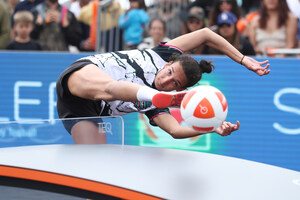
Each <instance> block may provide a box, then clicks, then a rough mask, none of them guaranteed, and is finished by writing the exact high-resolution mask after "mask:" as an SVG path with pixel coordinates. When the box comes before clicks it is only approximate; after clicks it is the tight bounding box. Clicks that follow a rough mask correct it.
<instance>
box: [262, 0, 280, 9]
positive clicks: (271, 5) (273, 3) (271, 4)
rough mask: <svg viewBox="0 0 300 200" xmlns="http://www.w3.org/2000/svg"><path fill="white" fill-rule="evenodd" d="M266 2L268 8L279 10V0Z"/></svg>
mask: <svg viewBox="0 0 300 200" xmlns="http://www.w3.org/2000/svg"><path fill="white" fill-rule="evenodd" d="M264 4H265V6H266V8H267V9H268V10H277V7H278V0H264Z"/></svg>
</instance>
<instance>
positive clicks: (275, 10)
mask: <svg viewBox="0 0 300 200" xmlns="http://www.w3.org/2000/svg"><path fill="white" fill-rule="evenodd" d="M249 37H250V40H251V43H252V45H253V47H254V49H255V51H256V54H263V53H265V52H266V50H267V49H268V48H294V47H295V44H296V37H297V19H296V18H295V17H294V16H293V14H292V13H291V12H290V11H289V8H288V6H287V3H286V0H272V1H270V0H263V1H261V6H260V15H259V16H257V17H256V18H255V19H253V22H252V23H251V27H250V33H249ZM283 56H284V55H283Z"/></svg>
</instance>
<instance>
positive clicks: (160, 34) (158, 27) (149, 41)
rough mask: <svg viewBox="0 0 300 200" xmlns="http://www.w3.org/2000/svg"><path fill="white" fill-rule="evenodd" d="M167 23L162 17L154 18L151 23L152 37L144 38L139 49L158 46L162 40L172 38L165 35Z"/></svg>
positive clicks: (165, 40) (150, 31)
mask: <svg viewBox="0 0 300 200" xmlns="http://www.w3.org/2000/svg"><path fill="white" fill-rule="evenodd" d="M165 33H166V23H165V22H164V21H163V20H162V19H160V18H156V19H152V20H151V21H150V23H149V35H150V37H147V38H144V40H143V42H142V43H141V44H139V45H138V49H140V50H144V49H151V48H153V47H156V46H157V45H158V44H159V43H160V42H167V41H169V40H170V38H168V37H165Z"/></svg>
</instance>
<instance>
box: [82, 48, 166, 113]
mask: <svg viewBox="0 0 300 200" xmlns="http://www.w3.org/2000/svg"><path fill="white" fill-rule="evenodd" d="M80 60H90V61H92V62H93V63H94V64H96V65H97V66H98V67H99V68H100V69H101V70H103V71H104V72H105V73H107V74H109V75H110V76H111V77H112V78H113V79H114V80H117V81H127V82H132V83H136V84H139V85H146V86H149V87H152V85H153V82H154V78H155V75H156V74H157V72H158V71H159V70H161V69H162V68H163V67H164V65H165V64H166V63H167V62H166V61H164V60H163V59H162V58H161V57H160V56H159V55H158V54H157V53H156V52H155V51H153V50H151V49H147V50H143V51H141V50H130V51H119V52H112V53H105V54H96V55H93V56H88V57H84V58H81V59H80ZM103 103H105V104H108V105H109V107H110V111H109V114H111V115H124V114H127V113H131V112H142V113H144V112H146V111H148V110H151V109H154V106H153V105H152V104H151V103H150V102H124V101H120V100H116V101H111V102H104V101H103Z"/></svg>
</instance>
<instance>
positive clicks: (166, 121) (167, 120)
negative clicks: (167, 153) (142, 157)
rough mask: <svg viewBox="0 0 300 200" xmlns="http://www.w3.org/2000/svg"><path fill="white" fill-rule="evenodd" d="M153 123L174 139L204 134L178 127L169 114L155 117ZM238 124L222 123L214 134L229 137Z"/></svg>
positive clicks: (237, 127)
mask: <svg viewBox="0 0 300 200" xmlns="http://www.w3.org/2000/svg"><path fill="white" fill-rule="evenodd" d="M153 120H154V122H155V123H156V124H157V125H158V126H159V127H160V128H161V129H163V130H164V131H166V132H167V133H169V134H170V135H171V136H172V137H173V138H175V139H183V138H190V137H194V136H198V135H203V134H205V133H199V132H197V131H195V130H193V129H191V128H189V127H183V126H180V124H179V123H178V122H177V120H176V119H175V118H174V117H173V116H172V115H170V114H167V113H166V114H161V115H158V116H157V117H155V118H154V119H153ZM239 127H240V123H239V122H237V124H231V123H230V122H223V124H222V125H221V126H220V127H219V128H217V129H216V130H215V133H217V134H219V135H221V136H227V135H230V134H231V133H232V132H233V131H236V130H238V129H239Z"/></svg>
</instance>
